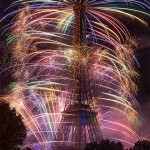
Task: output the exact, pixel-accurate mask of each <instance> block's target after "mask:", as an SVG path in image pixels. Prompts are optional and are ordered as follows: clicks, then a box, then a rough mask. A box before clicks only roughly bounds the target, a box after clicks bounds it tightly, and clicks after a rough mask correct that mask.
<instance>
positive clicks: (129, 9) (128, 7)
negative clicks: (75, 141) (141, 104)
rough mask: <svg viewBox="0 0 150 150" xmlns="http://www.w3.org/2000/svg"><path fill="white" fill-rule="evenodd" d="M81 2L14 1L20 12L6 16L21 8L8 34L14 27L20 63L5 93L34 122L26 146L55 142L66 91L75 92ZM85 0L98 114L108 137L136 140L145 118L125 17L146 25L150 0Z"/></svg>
mask: <svg viewBox="0 0 150 150" xmlns="http://www.w3.org/2000/svg"><path fill="white" fill-rule="evenodd" d="M75 3H76V1H75V0H60V1H55V0H33V1H32V0H31V1H22V0H21V1H17V2H14V3H13V4H12V6H11V7H13V6H16V5H20V7H19V9H18V10H17V11H14V12H12V13H10V14H8V15H7V16H5V17H4V18H2V19H1V21H2V20H4V19H6V18H7V17H9V16H11V15H14V14H16V17H15V18H14V19H13V21H12V22H11V23H10V24H8V25H6V26H4V27H3V33H5V32H6V31H8V30H10V33H11V34H10V35H9V37H8V42H10V43H12V52H13V54H14V56H15V58H16V60H17V64H16V65H14V66H11V67H10V68H13V70H15V71H12V72H13V77H14V78H15V79H16V82H15V83H12V84H11V85H10V92H9V93H8V94H7V95H5V96H3V98H4V99H5V100H6V101H9V102H10V104H11V105H12V107H15V108H16V110H17V112H18V113H19V114H21V116H22V117H23V120H24V122H25V125H26V127H27V129H28V138H27V140H26V143H25V146H26V145H29V146H30V147H32V148H36V147H38V148H42V149H44V148H49V147H50V145H51V143H52V142H55V141H54V137H55V133H56V132H57V128H58V126H59V124H60V121H61V116H62V112H63V109H64V107H65V102H66V101H67V94H71V95H72V97H75V93H70V90H69V88H70V85H69V84H70V83H74V82H75V81H74V78H73V77H70V74H73V72H72V70H73V69H75V68H76V67H77V66H76V65H77V62H78V56H79V55H80V54H79V52H78V51H77V50H76V49H74V46H73V43H72V41H73V27H74V9H73V7H74V5H75ZM83 5H84V6H85V7H86V9H85V21H86V45H84V47H85V49H86V50H87V51H88V55H87V56H86V57H82V59H81V60H82V61H83V63H85V64H86V65H88V66H89V67H88V69H89V76H90V80H91V83H92V87H93V89H92V91H93V103H92V104H91V105H92V106H91V107H92V109H94V110H95V111H96V112H97V113H98V115H97V118H98V122H99V125H100V128H101V130H102V133H103V135H104V137H106V138H112V139H114V140H119V141H123V142H124V143H126V144H127V145H132V144H133V143H134V142H135V141H137V140H138V139H139V138H140V137H139V136H138V135H137V134H136V132H135V131H134V130H135V129H136V128H137V127H138V126H140V125H141V121H140V118H139V115H138V112H137V108H138V103H137V101H136V100H135V98H134V94H136V92H137V86H136V84H135V82H134V78H137V77H138V73H137V72H136V71H135V67H134V66H135V62H136V58H135V56H134V51H135V49H136V47H137V44H136V42H135V41H134V39H132V38H131V36H130V33H129V31H128V29H127V28H126V26H125V25H124V24H123V22H122V21H121V20H120V17H118V16H120V15H121V16H122V17H124V19H131V20H132V19H134V20H135V21H137V22H139V23H141V24H143V25H145V26H147V23H146V22H145V21H144V19H142V18H140V17H138V16H137V15H136V14H137V13H138V14H142V15H147V16H149V14H148V13H146V11H144V9H143V8H147V9H149V2H148V1H146V0H145V1H143V2H141V1H140V0H120V1H116V0H99V1H93V0H85V1H83ZM137 7H139V8H140V9H139V10H137ZM10 68H9V69H10ZM70 68H72V69H70ZM71 88H74V86H73V85H72V87H71ZM72 134H73V133H72ZM116 135H117V136H116ZM60 142H61V143H62V142H64V141H60ZM68 142H70V143H71V142H72V141H71V140H70V141H68ZM87 142H88V141H87Z"/></svg>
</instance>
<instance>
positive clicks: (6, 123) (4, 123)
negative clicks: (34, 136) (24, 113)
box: [0, 101, 26, 150]
mask: <svg viewBox="0 0 150 150" xmlns="http://www.w3.org/2000/svg"><path fill="white" fill-rule="evenodd" d="M25 138H26V128H25V126H24V124H23V122H22V119H21V117H20V115H19V116H18V115H16V110H15V109H11V108H10V107H9V104H8V103H4V102H2V101H0V150H18V149H19V148H20V146H21V145H22V144H23V142H24V140H25Z"/></svg>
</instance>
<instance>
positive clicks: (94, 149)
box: [84, 139, 124, 150]
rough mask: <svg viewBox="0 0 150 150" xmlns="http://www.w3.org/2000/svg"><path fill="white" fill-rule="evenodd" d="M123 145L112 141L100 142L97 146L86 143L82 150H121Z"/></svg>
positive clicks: (94, 143)
mask: <svg viewBox="0 0 150 150" xmlns="http://www.w3.org/2000/svg"><path fill="white" fill-rule="evenodd" d="M123 149H124V148H123V145H122V144H121V143H120V142H117V143H115V142H114V141H112V142H111V141H109V140H108V139H106V140H101V142H100V143H99V144H97V143H96V142H93V143H88V144H86V145H85V148H84V150H123Z"/></svg>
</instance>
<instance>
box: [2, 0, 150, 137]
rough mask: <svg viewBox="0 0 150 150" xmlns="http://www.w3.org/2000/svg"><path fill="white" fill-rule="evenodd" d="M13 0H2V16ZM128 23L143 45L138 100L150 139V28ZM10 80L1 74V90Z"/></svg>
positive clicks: (139, 53) (138, 54) (146, 133)
mask: <svg viewBox="0 0 150 150" xmlns="http://www.w3.org/2000/svg"><path fill="white" fill-rule="evenodd" d="M13 1H14V0H0V17H2V16H3V15H4V14H6V13H8V11H7V12H5V13H4V12H3V10H4V9H5V8H7V7H8V6H9V5H10V4H11V3H12V2H13ZM4 24H5V23H1V24H0V27H2V26H3V25H4ZM128 24H129V25H128V26H129V30H130V31H132V33H133V36H134V37H137V39H138V41H139V43H140V45H141V47H140V48H139V49H138V50H137V52H136V57H137V59H138V61H139V64H140V67H139V68H138V70H139V74H140V78H139V81H138V87H139V92H138V95H137V100H138V101H139V103H140V106H141V110H140V111H139V112H140V113H141V116H142V118H143V119H144V123H143V126H142V128H141V129H140V131H139V132H140V134H143V135H144V136H146V137H147V138H149V139H150V29H149V30H148V29H146V28H143V27H138V28H137V29H136V30H135V26H136V27H137V25H136V24H133V23H132V24H130V23H128ZM149 24H150V20H149ZM0 40H1V44H0V61H3V55H10V54H9V52H7V53H5V49H6V47H5V46H4V45H6V44H5V41H4V37H2V38H1V39H0ZM8 58H9V57H8ZM8 61H9V59H8ZM8 61H7V62H8ZM0 64H1V66H0V69H3V67H4V66H5V65H4V66H3V64H2V63H0ZM8 64H9V63H8ZM10 82H12V79H11V78H10V75H9V73H7V74H3V75H1V76H0V88H1V89H0V91H3V89H4V88H6V87H7V85H9V83H10Z"/></svg>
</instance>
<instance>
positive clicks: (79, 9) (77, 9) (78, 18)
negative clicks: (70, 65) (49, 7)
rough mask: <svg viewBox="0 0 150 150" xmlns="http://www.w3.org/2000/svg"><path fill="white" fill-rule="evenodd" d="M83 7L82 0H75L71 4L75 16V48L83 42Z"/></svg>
mask: <svg viewBox="0 0 150 150" xmlns="http://www.w3.org/2000/svg"><path fill="white" fill-rule="evenodd" d="M85 9H86V7H85V5H84V0H77V1H76V2H75V5H74V6H73V10H74V16H75V18H74V33H73V46H74V48H75V49H78V48H79V47H81V46H82V45H83V44H85V43H84V42H85Z"/></svg>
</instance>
